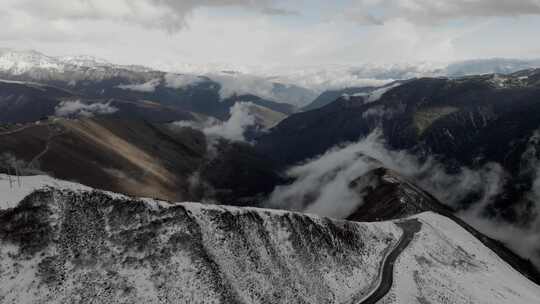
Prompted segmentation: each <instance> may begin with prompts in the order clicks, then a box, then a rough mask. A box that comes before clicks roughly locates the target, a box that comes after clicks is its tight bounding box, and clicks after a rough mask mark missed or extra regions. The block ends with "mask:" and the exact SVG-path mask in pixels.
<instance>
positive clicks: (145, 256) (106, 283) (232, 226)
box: [0, 188, 401, 303]
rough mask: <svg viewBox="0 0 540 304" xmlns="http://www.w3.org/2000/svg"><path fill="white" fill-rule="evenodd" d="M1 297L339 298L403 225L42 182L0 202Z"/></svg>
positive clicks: (366, 281) (372, 272) (352, 294)
mask: <svg viewBox="0 0 540 304" xmlns="http://www.w3.org/2000/svg"><path fill="white" fill-rule="evenodd" d="M0 223H1V224H0V261H1V263H0V274H1V275H0V302H2V303H23V302H24V303H91V302H92V303H341V302H348V301H351V300H354V299H358V298H361V297H362V296H363V295H364V294H366V293H367V292H368V291H369V290H370V289H371V288H373V285H374V284H376V277H377V273H378V270H379V269H378V268H379V264H380V262H381V260H382V258H383V256H384V254H385V253H386V252H387V251H388V250H390V248H391V247H392V246H393V245H395V243H396V242H397V239H398V238H399V236H400V235H401V230H400V229H399V228H397V227H396V226H395V225H394V224H392V223H378V224H357V223H351V222H343V221H332V220H328V219H322V218H316V217H312V216H307V215H301V214H295V213H288V212H276V211H266V210H257V209H237V208H232V207H211V206H203V205H199V204H168V203H164V202H157V201H149V200H131V199H127V198H125V197H122V196H118V195H110V194H105V193H101V192H92V191H82V190H79V191H75V192H74V191H72V190H56V189H52V188H49V189H43V190H38V191H36V192H33V193H32V194H31V195H29V196H27V197H26V198H25V199H24V200H23V201H22V202H21V203H20V204H19V205H18V206H17V207H16V208H13V209H7V210H4V211H0Z"/></svg>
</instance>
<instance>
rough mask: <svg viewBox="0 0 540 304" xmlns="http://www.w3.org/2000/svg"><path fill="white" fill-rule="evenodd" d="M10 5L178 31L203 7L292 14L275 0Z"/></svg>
mask: <svg viewBox="0 0 540 304" xmlns="http://www.w3.org/2000/svg"><path fill="white" fill-rule="evenodd" d="M7 1H8V4H11V5H10V6H9V7H11V8H12V9H18V10H20V11H22V12H24V13H26V14H28V15H30V16H33V17H38V18H40V19H48V20H51V21H62V20H111V21H115V22H124V23H127V24H136V25H140V26H143V27H151V28H160V29H165V30H167V31H169V32H176V31H178V30H180V29H182V28H184V27H185V26H186V25H187V19H188V17H189V16H190V15H191V14H192V12H193V11H195V10H197V9H199V8H205V7H206V8H212V7H221V8H224V7H238V8H244V9H248V10H252V11H256V12H260V13H262V14H269V15H290V14H294V13H296V12H293V11H290V10H286V9H282V8H279V7H276V6H275V5H274V3H273V2H274V1H271V0H182V1H176V0H115V1H112V2H111V1H106V0H42V1H38V2H36V1H32V0H17V1H12V0H7Z"/></svg>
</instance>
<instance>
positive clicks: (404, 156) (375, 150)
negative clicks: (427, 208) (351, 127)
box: [269, 130, 505, 216]
mask: <svg viewBox="0 0 540 304" xmlns="http://www.w3.org/2000/svg"><path fill="white" fill-rule="evenodd" d="M374 160H377V161H375V162H374ZM381 165H382V166H384V167H386V168H389V169H392V170H394V171H396V172H399V173H400V174H402V175H404V176H406V177H409V178H411V179H413V180H415V181H416V182H417V183H418V184H419V185H420V186H422V187H423V188H424V189H426V190H428V191H429V192H430V193H432V194H433V195H434V196H436V197H437V198H438V199H439V200H440V201H441V202H444V203H445V204H448V205H451V206H453V207H459V204H460V203H461V202H462V201H463V200H464V199H465V198H466V197H468V196H469V195H471V194H477V195H478V197H479V199H478V200H477V201H476V202H475V204H474V207H475V208H478V209H482V210H483V209H484V208H485V207H486V206H487V205H488V204H489V203H490V202H491V199H492V198H493V197H494V196H495V195H496V194H498V193H499V191H500V190H501V187H502V183H503V181H504V175H505V173H504V170H503V169H502V167H501V166H500V165H498V164H495V163H489V164H487V165H485V166H484V167H482V168H480V169H478V170H472V169H469V168H465V167H464V168H461V169H460V170H459V172H458V173H455V174H449V173H447V172H446V170H445V168H444V166H443V165H442V164H441V163H439V162H437V161H436V160H434V159H432V158H430V159H428V160H427V161H423V162H422V161H420V160H419V159H418V158H417V157H415V156H414V155H412V154H409V153H407V152H405V151H392V150H388V149H386V147H385V143H384V141H383V140H382V137H381V131H380V130H376V131H374V132H373V133H371V134H370V135H369V136H367V137H366V138H364V139H362V140H360V141H359V142H357V143H353V144H349V145H346V146H341V147H336V148H334V149H331V150H330V151H329V152H326V153H325V154H324V155H322V156H320V157H318V158H316V159H313V160H310V161H308V162H306V163H305V164H303V165H300V166H297V167H293V168H291V169H290V170H288V171H287V175H288V176H289V177H291V178H293V179H295V182H294V183H293V184H291V185H288V186H284V187H278V188H277V189H276V190H275V191H274V193H272V195H271V197H270V199H269V203H270V204H271V205H281V207H284V206H287V205H288V204H290V203H291V202H292V203H293V204H294V205H293V209H295V210H302V208H303V207H305V205H306V204H307V203H309V205H310V206H308V207H307V209H306V210H307V211H309V212H313V213H319V212H321V215H324V216H338V215H341V216H343V215H344V214H346V212H345V213H344V211H351V210H354V209H355V208H356V207H357V206H358V205H359V204H361V197H359V196H358V194H356V193H354V192H353V190H352V189H349V188H348V185H349V184H350V182H352V181H353V180H355V179H356V178H358V177H360V176H361V175H363V174H365V173H366V172H367V171H369V170H371V169H374V168H375V167H378V166H381ZM335 193H338V194H339V196H340V197H335V196H334V194H335ZM344 198H348V199H344ZM334 209H335V210H334ZM475 210H477V209H475Z"/></svg>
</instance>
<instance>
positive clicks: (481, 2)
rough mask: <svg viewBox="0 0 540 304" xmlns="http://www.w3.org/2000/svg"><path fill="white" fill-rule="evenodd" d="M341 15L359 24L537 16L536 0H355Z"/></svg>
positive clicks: (538, 6) (538, 3) (538, 7)
mask: <svg viewBox="0 0 540 304" xmlns="http://www.w3.org/2000/svg"><path fill="white" fill-rule="evenodd" d="M353 2H354V4H353V5H352V7H351V8H350V9H349V10H348V11H347V13H345V15H346V16H347V17H348V18H349V19H350V20H353V21H355V22H358V23H361V24H373V25H382V24H384V23H385V22H387V21H388V20H392V19H406V20H409V21H411V22H414V23H418V22H420V23H425V22H429V23H440V22H443V21H447V20H452V19H462V18H470V17H516V16H521V15H538V14H540V2H538V1H537V0H519V1H508V0H452V1H448V0H357V1H353Z"/></svg>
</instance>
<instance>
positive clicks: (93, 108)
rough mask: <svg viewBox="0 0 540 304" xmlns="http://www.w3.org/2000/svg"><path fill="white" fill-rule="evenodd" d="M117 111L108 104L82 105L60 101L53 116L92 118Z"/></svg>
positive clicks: (74, 101) (78, 101) (77, 102)
mask: <svg viewBox="0 0 540 304" xmlns="http://www.w3.org/2000/svg"><path fill="white" fill-rule="evenodd" d="M117 111H118V109H117V108H115V107H113V106H111V104H110V103H91V104H87V103H83V102H81V101H80V100H71V101H62V102H61V103H60V104H58V105H57V106H56V107H55V115H56V116H62V117H68V116H84V117H92V116H94V115H107V114H114V113H116V112H117Z"/></svg>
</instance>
